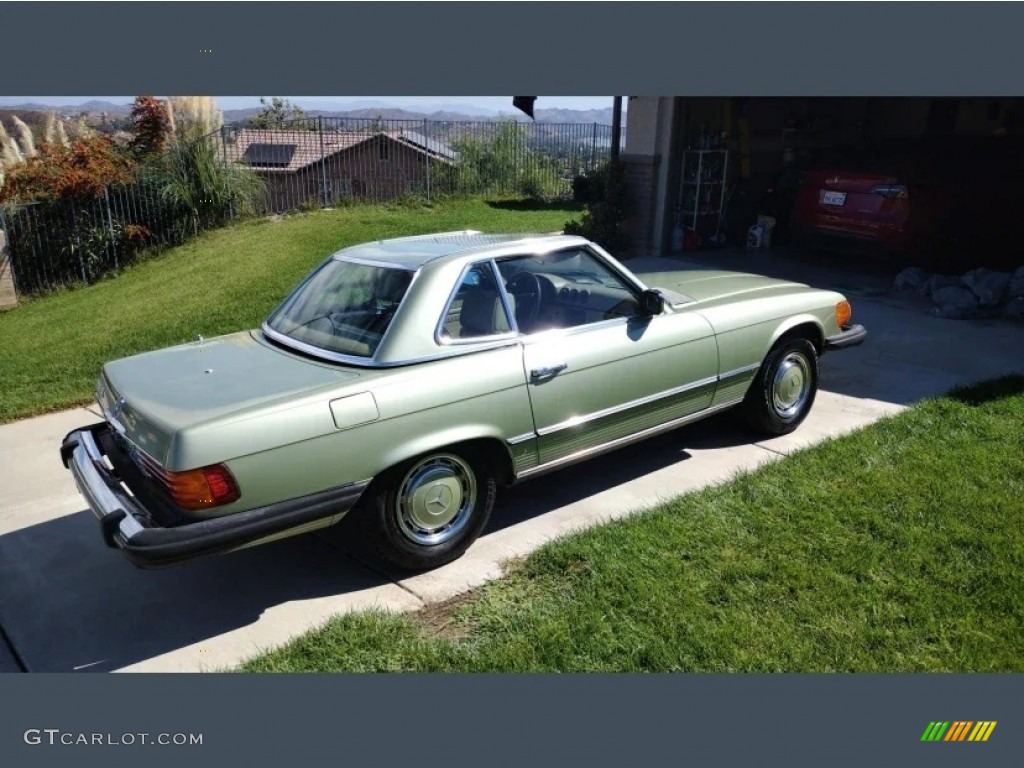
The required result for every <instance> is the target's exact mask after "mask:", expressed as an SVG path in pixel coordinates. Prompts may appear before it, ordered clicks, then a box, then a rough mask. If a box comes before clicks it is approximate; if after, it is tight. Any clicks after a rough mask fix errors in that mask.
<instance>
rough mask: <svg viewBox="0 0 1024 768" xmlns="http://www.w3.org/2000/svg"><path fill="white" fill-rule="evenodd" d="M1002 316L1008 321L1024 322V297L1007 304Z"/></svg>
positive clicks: (1011, 300)
mask: <svg viewBox="0 0 1024 768" xmlns="http://www.w3.org/2000/svg"><path fill="white" fill-rule="evenodd" d="M1001 314H1002V317H1004V318H1005V319H1007V320H1024V296H1018V297H1017V298H1015V299H1010V300H1009V301H1008V302H1006V304H1004V305H1003V311H1002V313H1001Z"/></svg>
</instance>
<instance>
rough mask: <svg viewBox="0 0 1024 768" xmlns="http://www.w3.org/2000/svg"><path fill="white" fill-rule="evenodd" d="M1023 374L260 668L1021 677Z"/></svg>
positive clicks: (356, 617)
mask: <svg viewBox="0 0 1024 768" xmlns="http://www.w3.org/2000/svg"><path fill="white" fill-rule="evenodd" d="M1022 596H1024V377H1011V378H1007V379H1002V380H999V381H997V382H993V383H989V384H986V385H981V386H978V387H974V388H971V389H968V390H963V391H959V392H956V393H953V394H952V395H950V396H947V397H943V398H938V399H935V400H932V401H928V402H925V403H924V404H921V405H919V406H917V407H915V408H913V409H911V410H909V411H906V412H904V413H902V414H900V415H898V416H896V417H894V418H891V419H887V420H884V421H882V422H879V423H877V424H875V425H873V426H871V427H868V428H867V429H864V430H862V431H859V432H857V433H854V434H851V435H849V436H845V437H842V438H840V439H836V440H832V441H829V442H826V443H824V444H821V445H819V446H817V447H814V448H812V449H809V450H806V451H803V452H800V453H798V454H796V455H794V456H791V457H789V458H786V459H784V460H782V461H779V462H777V463H774V464H772V465H769V466H766V467H764V468H762V469H759V470H757V471H755V472H753V473H750V474H746V475H742V476H739V477H738V478H736V479H735V480H733V481H732V482H730V483H728V484H726V485H724V486H719V487H713V488H709V489H706V490H704V491H702V492H699V493H694V494H690V495H686V496H683V497H680V498H678V499H676V500H674V501H672V502H670V503H667V504H665V505H664V506H661V507H659V508H657V509H654V510H651V511H648V512H646V513H642V514H639V515H636V516H633V517H631V518H629V519H626V520H623V521H619V522H615V523H611V524H608V525H604V526H601V527H598V528H594V529H591V530H589V531H586V532H584V533H581V534H577V535H574V536H572V537H569V538H566V539H563V540H560V541H557V542H554V543H552V544H550V545H548V546H545V547H544V548H542V549H541V550H539V551H538V552H536V553H535V554H534V555H533V556H531V557H530V558H528V559H527V560H526V561H525V562H524V563H522V564H520V565H518V566H516V567H514V568H513V569H512V570H511V573H510V574H509V575H508V576H507V577H506V578H503V579H500V580H498V581H496V582H493V583H491V584H489V585H488V586H486V587H484V588H482V589H480V590H478V591H477V592H476V593H474V594H473V595H471V596H470V597H469V599H466V600H462V601H458V602H457V604H455V605H452V606H448V607H445V606H442V607H440V608H438V607H433V608H430V609H428V610H426V611H424V612H422V613H420V614H411V615H407V616H395V615H387V614H382V613H358V614H352V615H346V616H343V617H339V618H337V619H335V620H333V621H331V622H330V623H329V624H328V625H327V626H326V627H324V628H323V629H321V630H319V631H315V632H313V633H310V634H307V635H305V636H303V637H301V638H299V639H297V640H295V641H294V642H292V643H291V644H289V645H287V646H285V647H282V648H280V649H277V650H274V651H272V652H270V653H269V654H267V655H264V656H261V657H259V658H256V659H254V660H252V661H250V662H249V663H247V664H246V665H244V667H243V669H245V670H250V671H327V670H355V671H369V670H410V671H502V672H505V671H528V670H530V671H556V670H557V671H567V672H568V671H628V672H637V671H652V672H653V671H708V672H727V671H760V672H766V671H772V672H774V671H788V672H812V671H813V672H834V671H851V672H896V671H901V672H935V671H948V672H1009V671H1015V672H1019V671H1022V670H1024V601H1022Z"/></svg>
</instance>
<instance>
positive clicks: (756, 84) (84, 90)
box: [0, 2, 1024, 111]
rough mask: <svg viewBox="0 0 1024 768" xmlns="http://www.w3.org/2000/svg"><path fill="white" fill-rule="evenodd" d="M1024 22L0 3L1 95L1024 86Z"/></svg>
mask: <svg viewBox="0 0 1024 768" xmlns="http://www.w3.org/2000/svg"><path fill="white" fill-rule="evenodd" d="M1022 22H1024V7H1022V6H1021V5H1020V4H1017V3H981V2H957V3H938V4H931V3H907V2H886V3H880V2H873V3H849V2H828V3H803V2H800V3H795V2H789V3H764V2H749V3H733V2H729V3H720V2H715V3H685V4H683V3H644V2H615V3H587V4H581V3H565V2H544V3H540V2H534V3H511V2H488V3H450V2H449V3H439V2H431V3H423V2H404V3H398V2H387V3H380V2H378V3H370V2H346V3H310V2H287V3H285V2H276V3H237V2H203V3H201V4H200V3H168V2H147V3H112V2H105V3H97V2H88V3H82V2H65V3H52V2H48V3H19V2H6V3H0V30H2V31H0V40H2V47H3V49H4V61H5V62H6V66H7V67H11V66H12V63H13V62H19V63H20V62H24V65H23V66H17V71H16V74H14V75H12V76H9V77H5V78H4V83H3V86H2V88H3V91H4V94H5V95H30V94H43V95H79V94H81V95H95V94H98V93H120V94H122V95H135V94H139V93H159V94H164V95H168V94H171V95H173V94H183V93H189V94H212V95H260V94H264V95H265V94H287V95H296V96H312V95H352V96H360V95H382V94H384V95H393V96H397V95H435V96H448V95H451V96H455V95H495V94H503V93H534V94H538V95H545V94H546V95H562V96H569V95H607V94H611V93H616V94H620V95H627V94H628V95H691V96H698V95H718V96H726V95H758V96H766V95H778V96H796V95H806V96H811V95H817V96H853V95H865V96H897V95H908V96H927V95H947V96H966V95H984V96H997V95H1005V96H1016V95H1020V94H1021V92H1022V90H1024V88H1022V84H1021V77H1020V72H1021V58H1022V47H1021V46H1020V29H1021V28H1022V27H1024V24H1022ZM207 49H210V50H212V53H203V52H201V51H205V50H207ZM510 111H511V103H510Z"/></svg>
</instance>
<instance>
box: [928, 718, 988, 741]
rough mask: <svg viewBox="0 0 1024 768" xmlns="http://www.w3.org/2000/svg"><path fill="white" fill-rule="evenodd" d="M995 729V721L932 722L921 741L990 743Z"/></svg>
mask: <svg viewBox="0 0 1024 768" xmlns="http://www.w3.org/2000/svg"><path fill="white" fill-rule="evenodd" d="M995 727H996V721H995V720H978V721H974V720H953V721H952V722H950V721H949V720H932V721H931V722H929V723H928V727H927V728H925V729H924V733H922V734H921V741H988V737H989V736H991V735H992V731H994V730H995Z"/></svg>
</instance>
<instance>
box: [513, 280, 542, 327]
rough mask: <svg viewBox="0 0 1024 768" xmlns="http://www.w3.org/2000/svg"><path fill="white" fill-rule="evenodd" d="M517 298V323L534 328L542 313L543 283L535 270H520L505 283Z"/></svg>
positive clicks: (520, 325)
mask: <svg viewBox="0 0 1024 768" xmlns="http://www.w3.org/2000/svg"><path fill="white" fill-rule="evenodd" d="M505 290H507V291H508V292H509V293H510V294H512V295H513V296H515V299H516V325H518V326H519V327H520V328H523V327H526V328H532V327H533V326H534V325H535V324H536V322H537V318H538V316H539V315H540V300H541V283H540V278H539V277H537V275H535V274H534V273H533V272H520V273H519V274H518V275H516V276H515V277H513V278H512V279H511V280H509V281H508V283H506V285H505Z"/></svg>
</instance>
